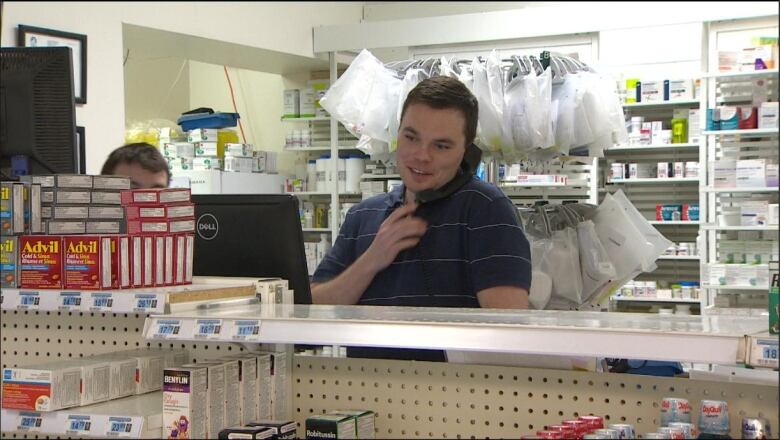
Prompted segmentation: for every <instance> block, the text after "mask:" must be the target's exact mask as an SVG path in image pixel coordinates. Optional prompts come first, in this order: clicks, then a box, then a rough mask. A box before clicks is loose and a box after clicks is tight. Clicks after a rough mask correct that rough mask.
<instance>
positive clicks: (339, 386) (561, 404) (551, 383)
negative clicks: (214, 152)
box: [293, 356, 778, 439]
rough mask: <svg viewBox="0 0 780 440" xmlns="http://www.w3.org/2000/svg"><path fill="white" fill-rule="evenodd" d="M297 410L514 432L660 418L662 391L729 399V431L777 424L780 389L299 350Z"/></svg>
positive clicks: (644, 425)
mask: <svg viewBox="0 0 780 440" xmlns="http://www.w3.org/2000/svg"><path fill="white" fill-rule="evenodd" d="M293 397H294V399H295V400H294V401H293V403H294V406H293V408H294V413H293V414H294V417H295V420H296V422H298V423H299V424H300V426H303V424H304V423H305V420H306V417H308V416H310V415H312V414H320V413H324V412H327V411H330V410H335V409H346V408H352V409H354V408H360V409H371V410H374V411H376V413H377V418H376V426H377V433H376V434H377V438H451V439H455V438H457V439H460V438H485V437H493V438H518V437H520V436H521V435H523V434H526V433H532V432H533V433H535V432H536V431H537V430H541V429H543V427H544V425H548V424H554V423H558V422H560V421H561V420H564V419H570V418H576V417H577V416H579V415H584V414H596V415H601V416H603V417H604V418H605V423H606V424H609V423H629V424H632V425H634V428H635V430H636V433H637V434H644V433H646V432H651V431H655V430H656V428H657V427H658V426H659V424H658V423H659V417H660V403H661V399H663V398H664V397H682V398H686V399H688V400H689V401H690V403H691V405H692V406H693V407H694V408H695V410H694V411H693V413H694V414H693V419H694V423H695V422H696V420H697V417H698V407H699V402H700V400H701V399H714V400H725V401H727V402H728V405H729V412H730V415H731V434H732V438H739V437H740V434H741V431H740V429H741V428H740V423H741V419H742V416H743V415H750V416H756V415H757V416H760V417H765V418H767V419H768V420H769V421H770V423H771V424H772V426H778V415H777V414H778V388H777V387H767V386H758V385H745V384H731V383H720V382H705V381H694V380H689V379H683V378H662V377H652V376H637V375H626V374H608V373H589V372H576V371H563V370H544V369H530V368H519V367H500V366H480V365H465V364H447V363H431V362H414V361H389V360H378V359H348V358H325V357H313V356H296V357H295V362H294V363H293Z"/></svg>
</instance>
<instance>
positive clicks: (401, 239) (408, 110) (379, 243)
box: [312, 76, 531, 360]
mask: <svg viewBox="0 0 780 440" xmlns="http://www.w3.org/2000/svg"><path fill="white" fill-rule="evenodd" d="M477 117H478V105H477V100H476V98H475V97H474V95H472V93H471V92H470V91H469V90H468V88H466V86H465V85H464V84H463V83H461V82H460V81H458V80H457V79H453V78H448V77H443V76H439V77H433V78H430V79H426V80H423V81H422V82H420V83H419V84H418V85H417V86H416V87H415V88H414V89H412V90H411V91H410V92H409V95H408V96H407V98H406V101H405V102H404V106H403V109H402V113H401V123H400V127H399V132H398V150H397V161H398V168H399V173H400V175H401V179H402V181H403V185H399V186H397V187H396V188H395V189H393V190H392V191H390V192H389V193H387V194H382V195H378V196H375V197H372V198H369V199H367V200H364V201H363V202H361V203H359V204H357V205H356V206H354V207H352V208H351V209H350V210H349V211H348V213H347V215H346V218H345V221H344V224H343V225H342V227H341V230H340V231H339V235H338V237H337V239H336V242H335V243H334V246H333V247H332V248H331V249H330V251H329V252H328V253H327V254H326V256H325V257H324V258H323V260H322V262H321V263H320V265H319V267H318V268H317V270H316V271H315V273H314V276H313V278H312V299H313V302H314V303H320V304H361V305H384V306H424V307H492V308H518V309H525V308H527V307H528V291H529V288H530V285H531V257H530V249H529V243H528V240H527V239H526V237H525V234H524V232H523V229H522V226H521V224H520V221H519V218H518V215H517V211H516V208H515V206H514V205H513V204H512V202H511V201H510V200H509V198H508V197H507V196H506V195H505V194H504V193H503V192H502V191H501V190H500V189H499V188H498V187H496V186H495V185H493V184H491V183H488V182H484V181H481V180H479V179H477V178H475V177H474V176H473V171H474V170H475V169H476V167H477V165H478V163H479V153H478V150H477V151H476V159H475V156H474V153H475V151H474V150H476V148H477V147H476V146H474V145H473V141H474V139H475V137H476V130H477ZM473 162H476V163H473ZM426 190H433V191H426ZM418 199H422V200H423V201H424V202H422V203H421V202H420V201H419V200H418ZM361 351H365V350H364V349H362V350H361ZM407 351H416V350H407ZM355 352H356V350H355V349H351V352H350V356H353V353H355ZM358 356H359V357H364V356H362V355H358ZM378 357H384V356H378ZM394 357H396V356H394ZM412 358H414V359H419V360H443V353H441V354H439V355H435V356H433V357H430V358H429V357H425V356H423V357H422V358H421V357H419V356H414V357H412Z"/></svg>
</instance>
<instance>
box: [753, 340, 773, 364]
mask: <svg viewBox="0 0 780 440" xmlns="http://www.w3.org/2000/svg"><path fill="white" fill-rule="evenodd" d="M751 359H752V361H751V362H750V364H751V365H753V366H754V367H769V368H777V366H778V364H780V362H779V360H780V341H778V340H777V339H756V340H755V344H754V346H753V353H752V355H751Z"/></svg>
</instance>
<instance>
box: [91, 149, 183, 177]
mask: <svg viewBox="0 0 780 440" xmlns="http://www.w3.org/2000/svg"><path fill="white" fill-rule="evenodd" d="M122 163H137V164H138V165H140V166H141V168H143V169H145V170H147V171H151V172H153V173H159V172H160V171H165V174H166V175H167V176H168V185H170V184H171V171H170V170H169V169H168V162H166V161H165V158H164V157H163V155H162V154H161V153H160V150H158V149H157V147H155V146H154V145H151V144H147V143H146V142H137V143H134V144H127V145H123V146H121V147H119V148H117V149H116V150H114V151H112V152H111V154H109V155H108V159H106V162H105V163H104V164H103V169H102V170H100V174H102V175H111V174H114V171H115V170H116V167H117V166H118V165H119V164H122Z"/></svg>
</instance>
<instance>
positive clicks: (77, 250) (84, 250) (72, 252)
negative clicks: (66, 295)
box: [62, 235, 110, 290]
mask: <svg viewBox="0 0 780 440" xmlns="http://www.w3.org/2000/svg"><path fill="white" fill-rule="evenodd" d="M62 247H63V248H64V251H65V252H64V253H65V255H64V257H65V266H64V268H63V273H62V277H63V281H64V283H65V289H84V290H98V289H100V288H101V287H102V284H101V277H102V270H101V267H102V265H103V261H102V259H101V253H102V252H101V251H102V247H101V243H100V237H98V236H91V235H66V236H65V237H63V239H62ZM109 251H110V249H109ZM109 280H110V265H109Z"/></svg>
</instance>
